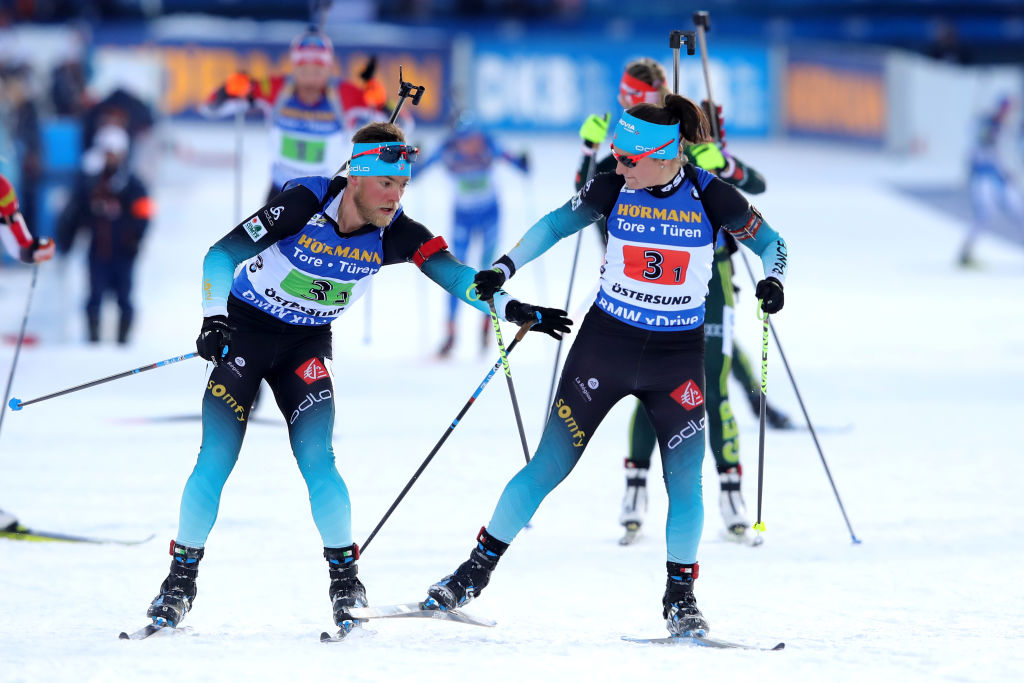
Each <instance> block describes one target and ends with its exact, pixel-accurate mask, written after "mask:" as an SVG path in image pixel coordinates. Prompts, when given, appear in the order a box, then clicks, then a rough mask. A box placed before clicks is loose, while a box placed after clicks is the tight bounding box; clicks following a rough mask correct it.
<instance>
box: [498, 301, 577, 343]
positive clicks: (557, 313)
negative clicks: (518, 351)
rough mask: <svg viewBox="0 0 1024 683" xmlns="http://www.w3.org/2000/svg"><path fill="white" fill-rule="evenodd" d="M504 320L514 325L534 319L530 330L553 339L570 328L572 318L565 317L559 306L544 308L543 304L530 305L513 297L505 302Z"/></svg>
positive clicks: (559, 337)
mask: <svg viewBox="0 0 1024 683" xmlns="http://www.w3.org/2000/svg"><path fill="white" fill-rule="evenodd" d="M505 320H507V321H509V322H510V323H515V324H516V325H525V324H526V323H528V322H530V321H531V320H534V321H536V322H535V323H534V324H533V327H531V328H530V331H531V332H543V333H544V334H546V335H548V336H549V337H552V338H554V339H561V338H562V335H563V334H568V333H569V332H571V331H572V330H571V329H570V328H569V326H570V325H572V320H570V319H569V318H568V317H566V314H565V311H563V310H561V309H559V308H544V307H543V306H531V305H530V304H524V303H523V302H522V301H516V300H515V299H513V300H512V301H509V302H508V303H507V304H505Z"/></svg>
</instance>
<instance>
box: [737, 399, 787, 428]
mask: <svg viewBox="0 0 1024 683" xmlns="http://www.w3.org/2000/svg"><path fill="white" fill-rule="evenodd" d="M747 398H748V399H749V401H750V410H751V412H753V413H754V415H755V416H758V415H760V414H761V394H760V392H758V391H751V392H749V393H748V394H747ZM764 417H765V422H766V423H767V424H768V426H769V427H771V428H772V429H796V425H794V424H793V420H791V419H790V418H789V415H786V414H785V413H784V412H782V411H781V410H779V409H778V408H776V407H774V406H773V405H772V404H771V403H767V402H765V406H764Z"/></svg>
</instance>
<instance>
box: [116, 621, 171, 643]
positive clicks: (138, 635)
mask: <svg viewBox="0 0 1024 683" xmlns="http://www.w3.org/2000/svg"><path fill="white" fill-rule="evenodd" d="M165 628H173V627H172V626H159V625H157V624H147V625H145V626H143V627H142V628H140V629H139V630H138V631H135V632H134V633H127V632H125V631H121V635H119V636H118V638H120V639H121V640H144V639H145V638H149V637H150V636H151V635H153V634H154V633H156V632H157V631H161V630H163V629H165Z"/></svg>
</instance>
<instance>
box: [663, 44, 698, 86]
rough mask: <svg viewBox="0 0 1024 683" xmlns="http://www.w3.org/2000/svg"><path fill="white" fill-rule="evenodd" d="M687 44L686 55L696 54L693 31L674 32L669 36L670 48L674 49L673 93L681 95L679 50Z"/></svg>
mask: <svg viewBox="0 0 1024 683" xmlns="http://www.w3.org/2000/svg"><path fill="white" fill-rule="evenodd" d="M683 43H686V54H688V55H692V54H694V50H695V48H694V46H693V31H672V32H671V33H669V34H668V46H669V47H670V48H672V92H673V93H675V94H676V95H678V94H679V48H681V47H682V45H683Z"/></svg>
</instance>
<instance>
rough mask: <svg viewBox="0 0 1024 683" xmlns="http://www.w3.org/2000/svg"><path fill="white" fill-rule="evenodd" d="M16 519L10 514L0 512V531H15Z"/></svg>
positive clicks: (16, 528) (16, 526) (16, 527)
mask: <svg viewBox="0 0 1024 683" xmlns="http://www.w3.org/2000/svg"><path fill="white" fill-rule="evenodd" d="M17 530H18V518H17V517H15V516H14V515H12V514H11V513H10V512H4V511H3V510H0V531H17Z"/></svg>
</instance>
